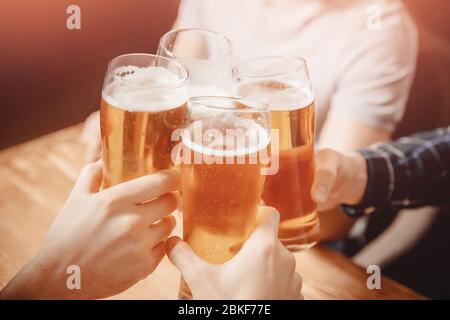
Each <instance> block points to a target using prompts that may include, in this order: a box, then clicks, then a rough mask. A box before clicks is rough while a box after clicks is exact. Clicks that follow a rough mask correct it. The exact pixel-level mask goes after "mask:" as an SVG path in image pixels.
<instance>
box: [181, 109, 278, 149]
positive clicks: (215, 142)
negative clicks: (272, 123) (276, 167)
mask: <svg viewBox="0 0 450 320" xmlns="http://www.w3.org/2000/svg"><path fill="white" fill-rule="evenodd" d="M183 143H184V144H185V145H186V146H187V147H188V148H189V149H191V150H193V151H195V152H198V153H201V154H205V155H209V156H216V157H236V156H245V155H250V154H254V153H256V152H258V151H259V150H262V149H264V148H266V147H267V146H268V145H269V143H270V136H269V134H268V131H267V129H265V128H263V127H262V126H261V125H260V124H259V123H257V122H256V121H255V120H253V119H247V118H242V117H240V116H237V115H235V114H233V113H232V112H230V111H228V112H222V113H221V114H220V115H217V116H213V117H209V118H206V119H202V120H197V121H195V122H193V123H192V124H191V126H190V127H189V128H188V130H187V131H186V134H185V135H184V136H183Z"/></svg>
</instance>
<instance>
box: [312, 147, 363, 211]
mask: <svg viewBox="0 0 450 320" xmlns="http://www.w3.org/2000/svg"><path fill="white" fill-rule="evenodd" d="M366 186H367V163H366V160H365V158H364V157H363V156H362V155H361V154H360V153H359V152H352V153H349V154H343V153H339V152H337V151H334V150H331V149H323V150H320V151H318V152H317V155H316V158H315V174H314V183H313V186H312V188H311V197H312V198H313V199H314V201H316V202H317V206H318V209H319V211H325V210H329V209H332V208H334V207H336V206H338V205H340V204H348V205H355V204H358V203H359V202H361V200H362V197H363V195H364V192H365V190H366Z"/></svg>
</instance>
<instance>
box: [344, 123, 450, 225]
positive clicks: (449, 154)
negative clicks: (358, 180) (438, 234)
mask: <svg viewBox="0 0 450 320" xmlns="http://www.w3.org/2000/svg"><path fill="white" fill-rule="evenodd" d="M360 152H361V154H362V155H363V156H364V157H365V158H366V161H367V174H368V180H367V188H366V191H365V194H364V197H363V200H362V201H361V203H360V204H358V205H356V206H348V205H342V206H341V207H342V209H343V210H344V211H345V212H346V213H347V214H348V215H350V216H352V217H359V216H361V215H363V214H368V213H373V212H379V211H383V210H387V209H402V208H417V207H421V206H428V205H429V206H441V205H446V204H450V127H448V128H441V129H437V130H434V131H430V132H422V133H418V134H415V135H412V136H409V137H405V138H401V139H399V140H397V141H394V142H390V143H379V144H375V145H373V146H371V147H370V148H368V149H364V150H361V151H360Z"/></svg>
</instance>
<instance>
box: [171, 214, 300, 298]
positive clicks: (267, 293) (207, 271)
mask: <svg viewBox="0 0 450 320" xmlns="http://www.w3.org/2000/svg"><path fill="white" fill-rule="evenodd" d="M279 220H280V216H279V214H278V212H276V211H275V209H273V208H268V207H265V208H263V209H261V214H260V218H259V221H258V224H257V226H256V229H255V231H254V232H253V234H252V235H251V236H250V238H249V239H248V240H247V241H246V242H245V243H244V245H243V246H242V248H241V250H240V251H239V252H238V253H237V254H236V256H234V257H233V258H232V259H231V260H229V261H227V262H226V263H224V264H221V265H220V264H210V263H208V262H206V261H204V260H202V259H201V258H200V257H198V256H197V255H196V254H195V253H194V251H193V250H192V249H191V247H189V245H188V244H187V243H186V242H183V241H182V240H181V239H179V238H177V237H172V238H170V239H169V240H168V241H167V244H166V246H167V252H168V256H169V259H170V260H171V261H172V263H173V264H174V265H175V267H177V268H178V269H179V270H180V271H181V274H182V276H183V278H184V279H185V281H186V282H187V284H188V285H189V287H190V289H191V291H192V295H193V298H194V299H240V300H241V299H246V300H247V299H250V300H259V299H300V298H302V295H301V293H300V291H301V287H302V278H301V277H300V275H299V274H298V273H296V272H295V257H294V255H293V254H292V253H291V252H289V251H288V250H287V249H286V248H285V247H284V246H283V245H282V244H281V242H280V241H279V240H278V224H279Z"/></svg>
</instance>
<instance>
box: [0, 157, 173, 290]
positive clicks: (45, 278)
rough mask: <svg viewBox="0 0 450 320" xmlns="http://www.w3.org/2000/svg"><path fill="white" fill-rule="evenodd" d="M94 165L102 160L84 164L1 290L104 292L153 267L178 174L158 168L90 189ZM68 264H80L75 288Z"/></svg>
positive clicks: (97, 177)
mask: <svg viewBox="0 0 450 320" xmlns="http://www.w3.org/2000/svg"><path fill="white" fill-rule="evenodd" d="M101 170H102V164H101V162H96V163H93V164H89V165H87V166H85V167H84V168H83V170H82V172H81V175H80V177H79V178H78V180H77V182H76V184H75V187H74V188H73V190H72V192H71V194H70V195H69V197H68V199H67V201H66V203H65V204H64V206H63V208H62V210H61V211H60V213H59V214H58V216H57V217H56V219H55V220H54V222H53V224H52V226H51V227H50V230H49V233H48V236H47V239H46V241H45V243H44V246H43V247H42V249H41V250H40V252H39V253H38V255H37V256H36V257H35V258H34V259H33V260H32V261H31V263H30V264H29V265H27V266H26V267H25V268H24V269H23V270H22V271H21V272H20V273H19V274H18V275H17V276H16V277H15V278H14V279H13V280H12V281H11V282H10V284H8V286H7V288H5V290H4V291H3V292H2V293H1V295H0V296H2V297H3V298H20V299H28V298H31V299H61V298H62V299H67V298H69V299H78V298H80V299H92V298H104V297H108V296H112V295H115V294H118V293H120V292H122V291H124V290H126V289H127V288H129V287H131V286H132V285H133V284H135V283H136V282H137V281H139V280H141V279H144V278H145V277H147V276H148V275H149V274H150V273H152V272H153V271H154V270H155V268H156V266H157V265H158V263H159V262H160V261H161V259H162V258H163V256H164V254H165V245H164V241H165V240H166V239H167V237H168V236H169V235H170V233H171V232H172V230H173V228H174V226H175V219H174V218H173V217H172V216H168V215H169V214H170V213H171V212H172V211H173V210H175V209H176V208H177V203H178V201H177V197H176V196H175V195H174V194H173V193H171V191H174V190H177V189H178V188H179V173H178V172H177V171H176V170H163V171H160V172H158V173H155V174H152V175H148V176H144V177H141V178H138V179H135V180H131V181H128V182H125V183H122V184H119V185H116V186H114V187H112V188H109V189H105V190H103V191H100V192H97V191H98V190H99V187H100V184H101ZM148 200H151V201H149V202H146V203H145V204H142V205H137V204H139V203H142V202H144V201H148ZM71 265H76V266H79V268H80V275H81V277H80V279H81V289H80V290H77V289H74V290H69V289H68V288H67V286H66V281H67V278H68V277H69V276H70V274H67V273H66V270H67V267H69V266H71Z"/></svg>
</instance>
